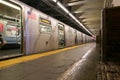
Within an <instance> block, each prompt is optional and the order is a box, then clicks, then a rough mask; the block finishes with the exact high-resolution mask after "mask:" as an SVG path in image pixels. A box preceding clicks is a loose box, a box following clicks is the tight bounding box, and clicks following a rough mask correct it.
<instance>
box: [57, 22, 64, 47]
mask: <svg viewBox="0 0 120 80" xmlns="http://www.w3.org/2000/svg"><path fill="white" fill-rule="evenodd" d="M58 46H59V48H63V47H64V46H65V29H64V25H62V24H58Z"/></svg>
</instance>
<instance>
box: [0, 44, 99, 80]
mask: <svg viewBox="0 0 120 80" xmlns="http://www.w3.org/2000/svg"><path fill="white" fill-rule="evenodd" d="M99 56H100V54H99V52H98V49H97V48H96V43H89V44H84V45H78V46H74V47H69V48H64V49H60V50H54V51H50V52H45V53H39V54H35V55H29V56H23V57H18V58H14V59H9V60H3V61H0V80H97V66H98V63H99Z"/></svg>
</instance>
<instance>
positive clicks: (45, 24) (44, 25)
mask: <svg viewBox="0 0 120 80" xmlns="http://www.w3.org/2000/svg"><path fill="white" fill-rule="evenodd" d="M40 32H42V33H50V32H51V21H50V20H47V19H44V18H41V17H40Z"/></svg>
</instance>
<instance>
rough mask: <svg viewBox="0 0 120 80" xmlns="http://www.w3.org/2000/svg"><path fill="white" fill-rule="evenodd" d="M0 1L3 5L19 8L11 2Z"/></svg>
mask: <svg viewBox="0 0 120 80" xmlns="http://www.w3.org/2000/svg"><path fill="white" fill-rule="evenodd" d="M0 3H2V4H4V5H6V6H9V7H12V8H14V9H17V10H20V7H18V6H15V5H13V4H11V3H8V2H6V1H4V0H0Z"/></svg>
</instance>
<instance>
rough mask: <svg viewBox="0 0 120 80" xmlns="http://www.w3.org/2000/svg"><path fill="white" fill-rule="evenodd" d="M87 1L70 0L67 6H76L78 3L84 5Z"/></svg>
mask: <svg viewBox="0 0 120 80" xmlns="http://www.w3.org/2000/svg"><path fill="white" fill-rule="evenodd" d="M84 3H85V1H75V2H70V3H68V4H67V6H76V5H82V4H84Z"/></svg>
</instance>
